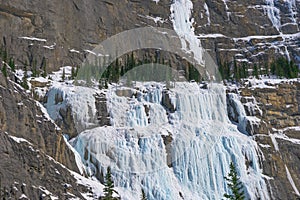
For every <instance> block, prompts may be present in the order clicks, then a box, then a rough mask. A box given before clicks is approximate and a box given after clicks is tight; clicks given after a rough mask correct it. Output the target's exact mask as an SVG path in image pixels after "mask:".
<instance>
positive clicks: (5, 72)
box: [1, 63, 7, 77]
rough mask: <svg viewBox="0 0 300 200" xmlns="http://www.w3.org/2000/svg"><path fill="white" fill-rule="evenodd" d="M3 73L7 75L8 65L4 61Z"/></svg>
mask: <svg viewBox="0 0 300 200" xmlns="http://www.w3.org/2000/svg"><path fill="white" fill-rule="evenodd" d="M1 71H2V74H3V75H4V76H5V77H7V66H6V63H3V66H2V70H1Z"/></svg>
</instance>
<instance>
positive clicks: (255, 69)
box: [252, 64, 259, 79]
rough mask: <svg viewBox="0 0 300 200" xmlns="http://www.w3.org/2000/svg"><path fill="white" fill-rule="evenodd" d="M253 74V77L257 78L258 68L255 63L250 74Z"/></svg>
mask: <svg viewBox="0 0 300 200" xmlns="http://www.w3.org/2000/svg"><path fill="white" fill-rule="evenodd" d="M252 75H253V76H255V78H257V79H258V78H259V77H258V68H257V65H256V64H254V66H253V74H252Z"/></svg>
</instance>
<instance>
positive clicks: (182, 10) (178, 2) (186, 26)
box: [170, 0, 204, 65]
mask: <svg viewBox="0 0 300 200" xmlns="http://www.w3.org/2000/svg"><path fill="white" fill-rule="evenodd" d="M170 10H171V20H172V23H173V28H174V30H175V32H176V33H177V34H178V36H179V38H180V40H181V45H182V49H183V50H184V51H186V52H188V53H192V54H193V57H194V58H195V60H196V61H197V62H198V63H199V64H202V65H204V60H203V58H202V56H203V48H202V46H201V42H200V40H199V39H198V38H197V36H196V35H195V30H194V27H193V24H194V22H195V21H194V18H193V17H192V12H193V3H192V1H190V0H175V1H173V3H172V4H171V8H170Z"/></svg>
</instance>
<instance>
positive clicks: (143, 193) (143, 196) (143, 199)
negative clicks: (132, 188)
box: [141, 189, 147, 200]
mask: <svg viewBox="0 0 300 200" xmlns="http://www.w3.org/2000/svg"><path fill="white" fill-rule="evenodd" d="M141 200H147V197H146V194H145V191H144V190H143V189H142V196H141Z"/></svg>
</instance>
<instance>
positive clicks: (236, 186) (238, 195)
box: [224, 162, 245, 200]
mask: <svg viewBox="0 0 300 200" xmlns="http://www.w3.org/2000/svg"><path fill="white" fill-rule="evenodd" d="M225 179H226V181H227V185H228V187H229V189H230V190H231V193H232V194H224V197H225V198H227V199H230V200H244V199H245V195H244V191H243V185H242V182H240V180H239V177H238V174H237V171H236V168H235V165H234V164H233V162H231V163H230V172H229V174H228V177H225Z"/></svg>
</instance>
